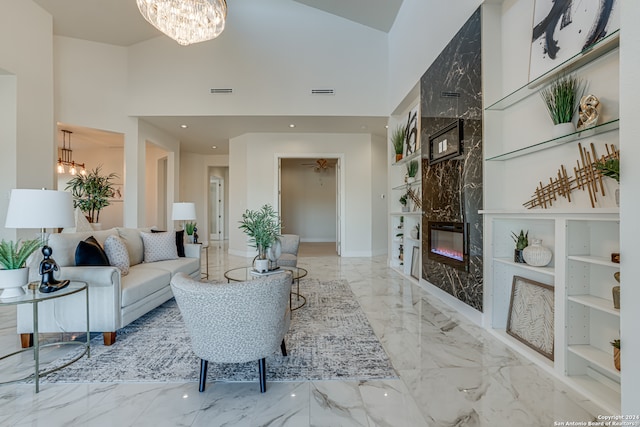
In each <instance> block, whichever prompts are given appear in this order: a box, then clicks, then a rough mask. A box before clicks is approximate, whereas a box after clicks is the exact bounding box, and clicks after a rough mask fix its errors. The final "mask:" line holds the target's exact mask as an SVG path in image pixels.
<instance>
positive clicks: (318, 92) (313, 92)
mask: <svg viewBox="0 0 640 427" xmlns="http://www.w3.org/2000/svg"><path fill="white" fill-rule="evenodd" d="M311 95H335V92H334V91H333V89H311Z"/></svg>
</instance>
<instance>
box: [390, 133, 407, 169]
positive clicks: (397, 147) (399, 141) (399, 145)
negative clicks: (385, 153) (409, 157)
mask: <svg viewBox="0 0 640 427" xmlns="http://www.w3.org/2000/svg"><path fill="white" fill-rule="evenodd" d="M406 136H407V127H406V126H398V127H397V128H396V129H395V130H394V131H393V133H392V134H391V145H393V151H394V152H395V153H396V162H398V161H400V160H402V150H403V149H404V140H405V138H406Z"/></svg>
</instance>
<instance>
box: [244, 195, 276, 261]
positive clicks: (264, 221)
mask: <svg viewBox="0 0 640 427" xmlns="http://www.w3.org/2000/svg"><path fill="white" fill-rule="evenodd" d="M281 226H282V224H281V222H280V218H279V217H278V213H277V212H276V211H275V210H274V209H273V206H271V205H269V204H266V205H264V206H262V208H260V209H259V210H257V211H254V210H249V209H247V210H246V211H245V212H244V213H243V214H242V220H241V221H240V226H239V228H240V229H241V230H242V231H244V233H245V234H246V235H247V236H249V238H250V240H249V243H250V245H251V246H252V247H254V248H256V249H257V250H258V256H257V257H256V260H257V261H256V264H255V269H256V270H258V271H259V272H263V271H267V270H268V268H269V259H268V258H267V251H268V249H269V248H270V247H271V245H273V244H274V243H275V242H276V240H277V239H278V237H279V235H280V228H281ZM258 261H260V262H258Z"/></svg>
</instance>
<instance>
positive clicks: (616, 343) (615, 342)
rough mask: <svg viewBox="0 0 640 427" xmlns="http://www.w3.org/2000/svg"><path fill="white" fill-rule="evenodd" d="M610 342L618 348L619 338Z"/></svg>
mask: <svg viewBox="0 0 640 427" xmlns="http://www.w3.org/2000/svg"><path fill="white" fill-rule="evenodd" d="M610 344H611V345H612V346H614V347H615V348H617V349H620V340H613V341H611V343H610Z"/></svg>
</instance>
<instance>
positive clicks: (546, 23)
mask: <svg viewBox="0 0 640 427" xmlns="http://www.w3.org/2000/svg"><path fill="white" fill-rule="evenodd" d="M618 29H620V1H619V0H590V1H572V0H536V3H535V7H534V13H533V31H532V36H531V57H530V58H531V59H530V62H529V81H532V80H535V79H536V78H538V77H540V76H541V75H542V74H544V73H546V72H547V71H549V70H552V69H553V68H555V67H557V66H558V65H560V64H562V63H563V62H564V61H566V60H567V59H569V58H571V57H573V56H574V55H576V54H578V53H580V52H582V51H584V50H585V49H588V48H589V47H590V46H591V45H593V44H594V43H596V42H598V41H599V40H601V39H603V38H604V37H606V36H607V35H609V34H612V33H613V32H615V31H616V30H618Z"/></svg>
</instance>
